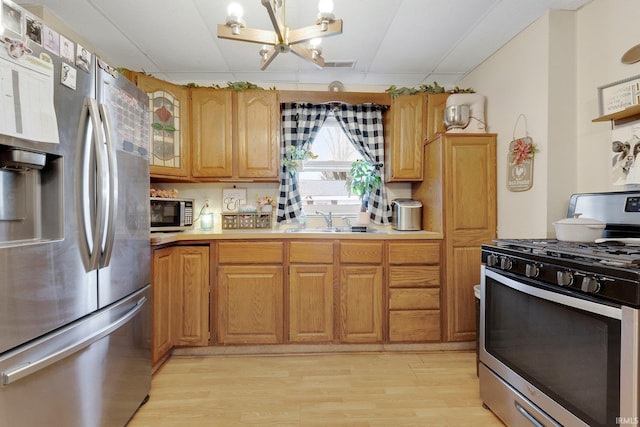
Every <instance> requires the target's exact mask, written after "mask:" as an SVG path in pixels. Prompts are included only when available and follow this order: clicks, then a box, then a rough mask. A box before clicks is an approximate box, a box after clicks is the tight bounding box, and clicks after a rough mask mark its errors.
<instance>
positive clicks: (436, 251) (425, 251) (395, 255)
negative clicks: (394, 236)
mask: <svg viewBox="0 0 640 427" xmlns="http://www.w3.org/2000/svg"><path fill="white" fill-rule="evenodd" d="M389 264H440V242H420V243H416V242H389Z"/></svg>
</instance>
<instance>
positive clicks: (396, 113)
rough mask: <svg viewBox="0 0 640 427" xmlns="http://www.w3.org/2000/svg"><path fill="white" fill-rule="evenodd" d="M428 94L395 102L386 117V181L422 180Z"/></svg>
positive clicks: (402, 97) (405, 97) (404, 97)
mask: <svg viewBox="0 0 640 427" xmlns="http://www.w3.org/2000/svg"><path fill="white" fill-rule="evenodd" d="M425 99H426V98H425V95H422V94H418V95H404V96H398V97H397V98H396V99H394V101H393V104H392V105H391V108H390V109H389V111H388V112H387V113H386V116H385V163H386V167H387V170H386V177H385V178H386V180H387V181H390V182H394V181H420V180H422V144H423V139H424V134H425V132H424V122H425V117H424V115H425V108H424V104H425Z"/></svg>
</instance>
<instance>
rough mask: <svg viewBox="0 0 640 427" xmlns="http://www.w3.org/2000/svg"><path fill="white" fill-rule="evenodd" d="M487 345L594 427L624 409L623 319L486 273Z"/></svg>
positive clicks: (608, 423)
mask: <svg viewBox="0 0 640 427" xmlns="http://www.w3.org/2000/svg"><path fill="white" fill-rule="evenodd" d="M485 292H486V294H485V298H486V300H487V301H486V313H485V343H484V344H485V349H486V350H487V351H488V352H489V353H490V354H491V355H493V356H494V357H495V358H497V359H498V360H500V361H501V362H502V363H504V364H505V365H507V366H508V367H509V368H511V369H512V370H513V371H515V372H516V373H518V374H519V375H520V376H521V377H523V378H524V379H525V380H527V381H529V382H530V383H531V384H533V385H534V386H536V387H537V388H538V389H540V390H542V391H543V392H544V393H545V394H546V395H547V396H549V397H551V398H552V399H554V400H555V401H556V402H558V403H559V404H561V405H562V406H563V407H565V408H566V409H567V410H569V411H570V412H572V413H573V414H574V415H575V416H577V417H578V418H580V419H582V420H583V421H584V422H585V423H587V424H588V425H590V426H592V427H596V426H605V425H612V424H613V423H614V422H615V419H616V417H619V412H620V340H621V339H620V321H619V320H617V319H612V318H609V317H606V316H602V315H599V314H595V313H591V312H588V311H583V310H579V309H575V308H572V307H568V306H565V305H562V304H559V303H556V302H551V301H547V300H545V299H541V298H538V297H535V296H532V295H528V294H526V293H524V292H521V291H519V290H516V289H512V288H511V287H508V286H505V285H503V284H501V283H499V282H498V281H496V280H494V279H492V278H489V277H487V278H486V291H485Z"/></svg>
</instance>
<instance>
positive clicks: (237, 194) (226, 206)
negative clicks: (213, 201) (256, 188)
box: [222, 188, 247, 212]
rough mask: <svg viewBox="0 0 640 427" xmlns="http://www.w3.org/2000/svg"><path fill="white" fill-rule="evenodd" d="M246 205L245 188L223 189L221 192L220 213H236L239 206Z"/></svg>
mask: <svg viewBox="0 0 640 427" xmlns="http://www.w3.org/2000/svg"><path fill="white" fill-rule="evenodd" d="M246 203H247V189H246V188H225V189H223V190H222V212H238V211H239V210H240V205H244V204H246Z"/></svg>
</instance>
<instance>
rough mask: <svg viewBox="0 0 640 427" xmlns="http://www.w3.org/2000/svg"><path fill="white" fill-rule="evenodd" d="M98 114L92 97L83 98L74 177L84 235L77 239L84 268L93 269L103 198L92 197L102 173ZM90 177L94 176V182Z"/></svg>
mask: <svg viewBox="0 0 640 427" xmlns="http://www.w3.org/2000/svg"><path fill="white" fill-rule="evenodd" d="M99 114H100V113H99V109H98V103H97V101H96V100H95V99H93V98H85V101H84V103H83V106H82V113H81V116H80V124H79V126H80V129H79V132H78V147H79V155H78V171H79V173H80V176H79V178H78V179H77V180H76V197H77V199H78V222H79V224H80V227H81V228H82V230H83V231H84V238H81V239H80V246H81V247H82V249H81V254H82V260H83V261H84V264H85V268H86V269H87V271H92V270H95V269H97V268H98V267H99V265H100V243H101V240H102V233H101V231H100V230H102V229H103V228H104V225H103V224H104V208H103V206H102V205H103V201H102V200H101V198H100V197H97V196H96V189H102V188H103V182H102V181H103V175H104V170H103V169H104V167H103V163H102V160H101V153H100V145H101V142H100V141H101V140H102V138H101V127H100V126H99V118H100V116H99ZM89 125H90V127H89ZM92 177H94V178H95V181H94V180H93V179H92ZM94 215H95V218H94V217H93V216H94Z"/></svg>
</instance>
